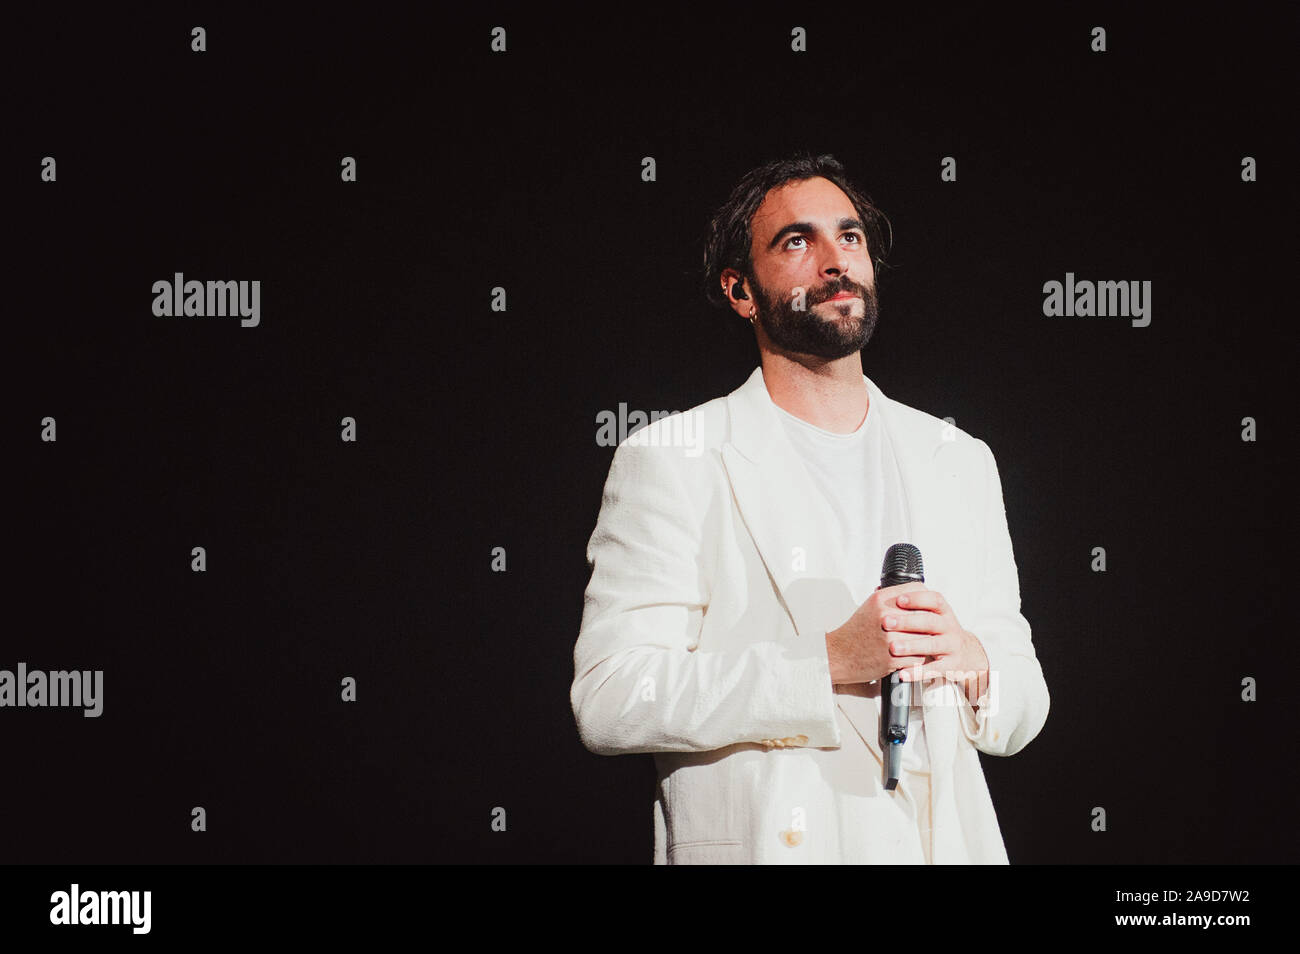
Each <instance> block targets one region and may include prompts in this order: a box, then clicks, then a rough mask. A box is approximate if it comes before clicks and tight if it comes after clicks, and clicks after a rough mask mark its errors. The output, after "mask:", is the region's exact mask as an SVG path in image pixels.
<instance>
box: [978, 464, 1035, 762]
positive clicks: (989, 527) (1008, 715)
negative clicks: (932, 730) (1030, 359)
mask: <svg viewBox="0 0 1300 954" xmlns="http://www.w3.org/2000/svg"><path fill="white" fill-rule="evenodd" d="M976 443H977V444H978V445H979V447H980V449H981V450H982V452H983V454H982V456H983V459H984V480H983V494H982V497H983V499H982V510H983V513H982V516H983V522H984V554H985V558H984V562H983V573H982V574H981V584H980V599H979V604H978V607H979V609H978V613H977V615H976V616H975V617H974V618H973V619H971V620H970V621H963V625H964V626H965V627H966V628H967V629H969V630H970V631H971V632H972V633H974V634H975V636H976V638H978V639H979V641H980V642H981V643H982V644H983V646H984V651H985V653H986V654H987V655H988V658H989V687H988V690H987V691H986V692H985V694H984V695H983V696H982V697H981V698H980V699H979V700H978V702H979V709H978V710H976V709H973V708H972V707H971V705H970V703H969V702H968V701H966V699H965V695H964V694H963V693H961V692H960V691H959V692H958V693H957V695H958V696H959V697H961V698H960V700H959V702H958V705H959V707H960V711H961V718H960V721H961V725H962V731H963V732H964V733H965V735H966V738H968V739H969V740H970V741H971V742H972V743H973V744H974V746H975V747H976V748H977V749H979V750H980V751H981V752H986V753H988V754H989V755H1014V754H1015V753H1016V752H1019V751H1020V750H1021V749H1023V748H1024V747H1025V746H1026V745H1028V744H1029V743H1030V742H1031V741H1032V740H1033V738H1034V737H1035V736H1036V735H1038V733H1039V731H1040V730H1041V729H1042V728H1043V723H1044V722H1046V720H1047V710H1048V706H1049V698H1048V693H1047V683H1046V681H1045V680H1044V678H1043V669H1042V666H1041V664H1040V663H1039V661H1038V657H1037V654H1036V653H1035V652H1034V644H1033V642H1032V640H1031V639H1030V630H1029V622H1028V621H1027V620H1026V619H1025V617H1024V616H1023V615H1021V612H1020V579H1019V574H1018V572H1017V570H1016V561H1015V557H1014V555H1013V553H1012V549H1011V534H1010V532H1009V531H1008V529H1007V514H1006V508H1005V504H1004V501H1003V499H1002V481H1001V479H1000V477H999V476H998V467H997V462H996V461H995V460H994V459H993V452H992V451H991V450H989V447H988V445H987V444H985V443H984V442H983V441H981V440H977V441H976Z"/></svg>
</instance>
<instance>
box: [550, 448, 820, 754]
mask: <svg viewBox="0 0 1300 954" xmlns="http://www.w3.org/2000/svg"><path fill="white" fill-rule="evenodd" d="M674 455H675V456H674ZM683 460H684V459H683V455H682V451H681V449H680V448H671V447H656V446H650V445H641V446H638V445H636V444H634V443H631V442H630V439H629V441H625V442H623V443H622V444H620V445H619V446H618V448H617V449H616V450H615V453H614V459H613V461H612V463H611V464H610V469H609V475H608V477H607V478H606V480H605V488H604V493H603V495H602V499H601V506H600V514H599V516H598V517H597V520H596V527H595V530H594V531H593V532H592V534H591V538H590V541H589V542H588V545H587V562H588V564H589V566H590V567H591V579H590V582H589V583H588V585H587V589H586V593H585V596H584V602H583V613H582V624H581V627H580V630H579V634H578V640H577V644H576V646H575V648H574V654H573V658H574V680H573V685H572V689H571V691H570V702H571V704H572V707H573V714H574V718H575V720H576V721H577V725H578V733H579V736H580V737H581V739H582V742H583V744H584V745H585V746H586V747H587V748H588V749H589V750H591V751H592V752H595V753H597V754H599V755H618V754H622V753H633V752H700V751H711V750H713V749H720V748H724V747H726V746H728V745H732V744H735V743H739V742H762V741H767V740H772V739H779V740H782V741H783V742H785V743H786V744H789V745H806V746H822V747H835V746H838V745H839V744H840V735H839V727H838V724H837V721H836V718H835V700H834V690H833V688H832V686H831V679H830V666H829V662H828V660H827V652H826V633H825V631H821V632H810V633H805V634H802V635H800V634H795V633H794V632H793V626H791V627H790V632H789V633H786V634H781V635H782V636H783V638H781V639H779V640H778V639H776V638H756V639H755V641H754V642H752V643H750V644H748V645H746V646H744V647H743V648H725V647H724V648H708V647H703V646H701V645H700V639H699V637H700V630H701V627H702V625H703V620H704V614H705V613H706V612H707V611H708V605H709V592H710V588H711V586H712V583H713V581H712V579H711V578H710V570H709V565H710V561H709V560H708V558H707V557H706V551H705V545H704V535H705V530H704V527H703V525H702V515H701V513H700V512H699V510H700V509H702V505H701V504H700V503H699V502H696V501H694V500H693V499H692V496H691V494H690V493H689V492H688V487H687V481H686V480H685V479H684V478H683V475H682V472H681V471H682V468H683V466H684V462H683ZM699 463H703V461H700V462H699Z"/></svg>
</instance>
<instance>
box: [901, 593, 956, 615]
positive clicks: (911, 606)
mask: <svg viewBox="0 0 1300 954" xmlns="http://www.w3.org/2000/svg"><path fill="white" fill-rule="evenodd" d="M894 602H895V603H896V604H897V605H898V606H899V607H900V608H902V609H907V610H930V611H931V612H934V613H942V612H943V611H944V610H946V609H947V608H948V603H947V602H946V601H945V600H944V598H943V594H942V593H940V592H938V591H937V590H916V591H914V592H911V593H899V594H898V596H897V597H896V598H895V600H894Z"/></svg>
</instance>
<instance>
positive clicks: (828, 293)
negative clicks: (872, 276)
mask: <svg viewBox="0 0 1300 954" xmlns="http://www.w3.org/2000/svg"><path fill="white" fill-rule="evenodd" d="M841 292H848V293H849V294H851V295H857V296H858V297H859V298H861V299H862V300H863V301H866V300H867V298H868V292H867V286H865V285H860V284H858V283H857V282H855V281H854V280H853V279H851V278H839V279H834V280H832V281H829V282H827V283H826V284H825V285H823V286H822V287H821V288H819V289H817V291H816V292H815V293H813V294H812V295H811V296H809V299H808V301H809V303H810V304H813V305H820V304H821V303H822V302H824V301H830V300H831V299H832V298H834V297H835V296H836V295H838V294H840V293H841Z"/></svg>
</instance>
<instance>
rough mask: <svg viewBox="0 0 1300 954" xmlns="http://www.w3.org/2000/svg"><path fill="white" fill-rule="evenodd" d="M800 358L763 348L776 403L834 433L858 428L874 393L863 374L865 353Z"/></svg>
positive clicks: (765, 380) (767, 380) (766, 380)
mask: <svg viewBox="0 0 1300 954" xmlns="http://www.w3.org/2000/svg"><path fill="white" fill-rule="evenodd" d="M799 357H801V358H803V359H805V360H806V361H808V363H807V364H805V363H803V362H802V361H796V360H795V359H794V358H791V357H789V356H787V355H784V354H778V353H776V352H774V351H767V350H764V351H763V352H762V364H763V383H764V384H765V385H766V386H767V393H768V395H769V396H770V397H771V398H772V403H773V404H775V405H776V406H777V407H779V408H781V409H782V410H783V411H788V412H789V413H791V414H793V415H794V416H795V417H797V418H799V419H800V420H803V421H807V422H808V423H809V424H811V425H813V426H814V427H820V428H821V429H822V430H825V431H830V432H832V433H834V434H850V433H852V432H853V431H856V430H857V429H858V428H859V427H860V426H861V425H862V422H863V421H864V420H866V417H867V408H868V406H869V405H870V397H869V396H868V394H867V384H866V382H865V381H864V380H863V378H862V353H861V352H860V351H855V352H854V353H853V354H851V355H846V356H845V357H843V358H840V359H838V360H836V361H825V360H822V359H808V356H807V355H800V356H799Z"/></svg>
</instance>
